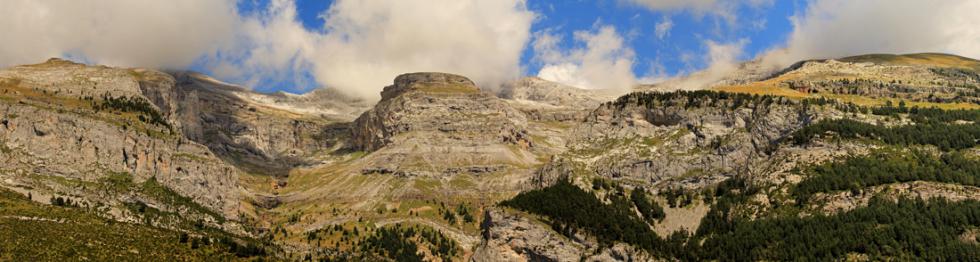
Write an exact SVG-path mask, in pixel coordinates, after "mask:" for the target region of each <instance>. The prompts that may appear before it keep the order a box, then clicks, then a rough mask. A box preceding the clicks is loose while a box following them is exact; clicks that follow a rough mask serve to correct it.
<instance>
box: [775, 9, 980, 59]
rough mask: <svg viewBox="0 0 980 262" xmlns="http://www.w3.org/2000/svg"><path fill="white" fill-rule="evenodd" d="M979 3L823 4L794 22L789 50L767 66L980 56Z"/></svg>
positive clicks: (780, 51)
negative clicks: (871, 56) (879, 56)
mask: <svg viewBox="0 0 980 262" xmlns="http://www.w3.org/2000/svg"><path fill="white" fill-rule="evenodd" d="M977 10H980V1H972V0H948V1H917V0H867V1H849V0H818V1H814V2H811V3H810V5H809V6H808V7H807V9H806V11H805V12H804V13H803V14H802V15H800V16H797V17H793V18H792V22H793V26H794V30H793V32H792V33H791V34H790V36H789V38H788V41H787V43H786V45H785V46H784V47H785V48H781V49H778V50H774V51H772V52H769V53H768V54H766V55H765V61H766V62H767V63H768V64H771V65H775V66H786V65H789V64H791V63H794V62H796V61H798V60H802V59H810V58H837V57H843V56H850V55H858V54H866V53H914V52H947V53H953V54H958V55H964V56H970V57H980V45H978V44H977V43H980V27H977V25H980V16H978V15H976V13H977Z"/></svg>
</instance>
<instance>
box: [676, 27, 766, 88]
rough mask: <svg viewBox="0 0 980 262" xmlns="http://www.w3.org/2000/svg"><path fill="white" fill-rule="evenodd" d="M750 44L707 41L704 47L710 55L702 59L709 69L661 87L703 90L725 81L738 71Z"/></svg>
mask: <svg viewBox="0 0 980 262" xmlns="http://www.w3.org/2000/svg"><path fill="white" fill-rule="evenodd" d="M748 42H749V40H748V39H745V38H743V39H739V40H738V41H734V42H727V43H721V42H715V41H711V40H708V41H705V42H704V45H705V48H707V51H708V53H707V54H705V55H704V56H703V57H702V58H701V59H702V62H703V63H704V64H707V65H708V67H707V68H705V69H704V70H701V71H698V72H696V73H694V74H691V75H689V76H685V77H680V78H675V79H671V80H668V81H666V82H664V85H662V86H661V87H662V88H664V89H685V90H695V89H703V88H705V87H708V86H709V85H711V84H713V83H716V82H718V81H719V80H722V79H724V78H725V77H727V76H729V75H731V74H732V73H733V72H735V71H736V70H737V69H738V66H739V59H740V58H741V57H742V54H743V50H744V48H745V45H746V44H748ZM692 62H693V61H692Z"/></svg>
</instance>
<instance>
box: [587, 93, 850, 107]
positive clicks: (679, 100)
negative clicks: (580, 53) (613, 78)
mask: <svg viewBox="0 0 980 262" xmlns="http://www.w3.org/2000/svg"><path fill="white" fill-rule="evenodd" d="M811 100H812V101H811ZM804 102H812V103H813V104H820V105H823V104H827V103H831V102H833V100H828V99H823V98H820V99H808V100H804ZM631 104H632V105H639V106H644V107H647V108H655V107H661V106H673V105H683V106H684V107H698V106H712V107H715V106H726V107H729V108H731V109H736V108H740V107H759V106H762V107H766V106H769V105H772V104H779V105H784V104H795V102H794V101H793V100H791V99H789V98H786V97H782V96H773V95H750V94H742V93H728V92H716V91H708V90H699V91H677V92H668V93H656V92H635V93H630V94H627V95H624V96H621V97H619V98H618V99H616V101H612V102H608V103H606V104H604V105H605V106H615V107H617V108H623V107H625V106H626V105H631Z"/></svg>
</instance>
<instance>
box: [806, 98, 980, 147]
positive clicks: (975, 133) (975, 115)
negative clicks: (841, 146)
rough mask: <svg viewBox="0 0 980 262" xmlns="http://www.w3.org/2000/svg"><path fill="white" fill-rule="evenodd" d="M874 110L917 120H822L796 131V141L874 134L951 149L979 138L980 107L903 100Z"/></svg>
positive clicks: (895, 142)
mask: <svg viewBox="0 0 980 262" xmlns="http://www.w3.org/2000/svg"><path fill="white" fill-rule="evenodd" d="M871 111H872V113H874V114H876V115H889V116H897V115H899V114H908V116H909V118H910V119H911V120H912V121H913V122H915V124H914V125H902V126H897V127H885V126H878V125H873V124H868V123H864V122H860V121H855V120H850V119H835V120H823V121H820V122H817V123H815V124H812V125H809V126H807V127H804V128H803V129H800V130H798V131H796V132H795V133H794V134H793V142H794V144H796V145H805V144H808V143H810V141H812V140H813V138H815V137H818V136H821V135H825V134H827V133H828V132H832V133H834V134H835V135H836V136H838V137H841V138H848V139H851V138H872V139H878V140H881V141H882V142H885V143H887V144H892V145H934V146H936V147H939V148H940V149H942V150H951V149H965V148H971V147H974V146H976V145H977V141H978V139H980V110H942V109H938V108H917V107H912V108H907V107H905V106H903V105H902V104H900V105H899V106H898V107H894V106H884V107H877V108H873V109H871ZM956 121H969V122H972V123H956Z"/></svg>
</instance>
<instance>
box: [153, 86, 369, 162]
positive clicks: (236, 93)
mask: <svg viewBox="0 0 980 262" xmlns="http://www.w3.org/2000/svg"><path fill="white" fill-rule="evenodd" d="M175 76H176V79H177V85H176V88H175V89H174V93H173V94H171V95H170V96H172V97H173V98H174V101H176V104H178V105H179V106H178V108H177V109H176V111H175V114H176V118H178V119H179V121H180V123H182V128H181V130H182V132H183V134H184V136H186V137H187V138H188V139H190V140H193V141H195V142H198V143H201V144H204V145H206V146H208V147H209V148H210V149H211V150H212V151H213V152H214V153H216V154H218V155H219V156H221V157H222V158H223V159H225V160H227V161H230V162H232V163H235V164H236V165H239V166H242V167H244V168H247V169H248V170H249V171H252V172H256V173H265V174H273V175H285V173H286V172H288V170H289V169H290V168H292V167H293V166H295V165H297V164H303V163H304V162H305V160H306V159H307V158H308V157H310V156H311V155H312V154H313V153H316V152H319V151H323V150H326V149H328V148H331V147H334V146H336V145H337V144H338V143H340V142H338V141H336V140H335V138H337V137H338V136H342V135H344V134H343V133H344V130H346V125H345V124H344V123H343V122H345V121H349V120H350V119H352V118H353V117H352V115H353V113H355V112H360V111H362V110H363V109H364V108H366V106H365V105H364V104H363V101H360V100H355V99H349V98H345V97H342V96H341V95H340V94H338V93H332V94H331V96H322V95H321V94H324V93H328V92H329V91H317V92H314V93H311V94H309V95H287V94H276V95H265V94H258V93H254V92H250V91H247V90H245V89H243V88H241V87H238V86H233V85H230V84H225V83H222V82H219V81H217V80H214V79H211V78H208V77H206V76H203V75H199V74H194V73H176V74H175ZM334 99H336V100H334Z"/></svg>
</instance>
